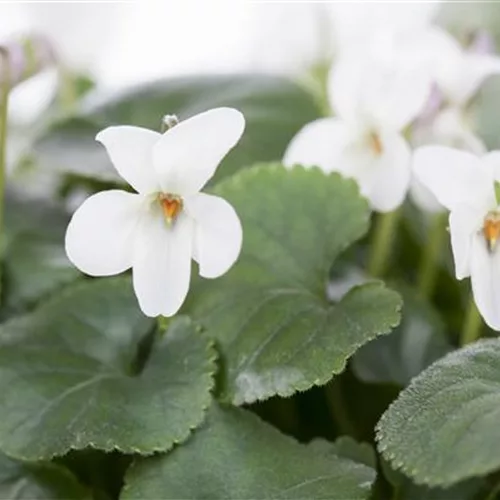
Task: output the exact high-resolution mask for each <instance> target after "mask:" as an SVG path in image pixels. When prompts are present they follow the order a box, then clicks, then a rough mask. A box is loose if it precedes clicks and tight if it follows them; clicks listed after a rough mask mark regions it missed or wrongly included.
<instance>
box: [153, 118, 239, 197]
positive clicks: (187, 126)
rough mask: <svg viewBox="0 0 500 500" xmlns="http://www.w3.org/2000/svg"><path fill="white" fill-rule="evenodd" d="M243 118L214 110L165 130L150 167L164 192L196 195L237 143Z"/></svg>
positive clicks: (155, 148) (156, 146)
mask: <svg viewBox="0 0 500 500" xmlns="http://www.w3.org/2000/svg"><path fill="white" fill-rule="evenodd" d="M244 128H245V118H244V117H243V115H242V114H241V113H240V112H239V111H237V110H236V109H232V108H216V109H211V110H209V111H205V112H204V113H200V114H198V115H195V116H193V117H191V118H189V119H187V120H184V121H181V122H180V123H179V124H178V125H175V127H172V128H171V129H169V130H167V131H166V132H165V133H164V134H163V135H162V137H161V139H160V140H159V141H158V142H157V143H156V145H155V147H154V149H153V163H154V167H155V169H156V171H157V173H158V176H159V178H160V182H161V186H162V189H163V191H164V192H168V193H174V194H179V195H189V194H194V193H197V192H198V191H199V190H200V189H201V188H202V187H203V186H204V185H205V184H206V183H207V182H208V180H209V179H210V178H211V177H212V176H213V175H214V173H215V170H216V168H217V166H218V165H219V163H220V162H221V160H222V159H223V158H224V156H226V154H227V153H228V152H229V150H230V149H231V148H232V147H233V146H234V145H235V144H236V143H237V142H238V141H239V139H240V137H241V135H242V134H243V130H244Z"/></svg>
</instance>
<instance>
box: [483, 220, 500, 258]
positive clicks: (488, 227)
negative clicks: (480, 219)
mask: <svg viewBox="0 0 500 500" xmlns="http://www.w3.org/2000/svg"><path fill="white" fill-rule="evenodd" d="M483 236H484V239H485V240H486V244H487V245H488V250H489V251H490V252H492V251H493V250H495V248H496V244H497V241H498V239H499V237H500V213H498V212H489V213H488V215H486V217H485V218H484V225H483Z"/></svg>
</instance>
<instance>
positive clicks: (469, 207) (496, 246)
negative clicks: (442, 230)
mask: <svg viewBox="0 0 500 500" xmlns="http://www.w3.org/2000/svg"><path fill="white" fill-rule="evenodd" d="M414 172H415V175H416V176H417V178H418V179H419V180H420V182H422V183H423V184H424V185H425V186H426V187H427V188H428V189H429V190H430V191H431V192H432V193H433V194H434V195H435V196H436V198H437V199H438V200H439V202H440V203H441V204H442V205H443V206H444V207H446V208H447V209H448V210H450V219H449V223H450V234H451V245H452V250H453V257H454V260H455V274H456V277H457V279H459V280H461V279H463V278H466V277H468V276H470V277H471V283H472V292H473V295H474V300H475V302H476V304H477V307H478V309H479V311H480V313H481V315H482V316H483V318H484V320H485V321H486V323H487V324H488V325H489V326H490V327H491V328H493V329H495V330H500V203H499V201H500V200H499V199H498V194H499V190H498V186H499V184H498V182H500V151H495V152H491V153H489V154H486V155H484V156H482V157H479V156H476V155H474V154H472V153H469V152H466V151H460V150H457V149H452V148H449V147H445V146H423V147H421V148H419V149H417V150H416V151H415V156H414Z"/></svg>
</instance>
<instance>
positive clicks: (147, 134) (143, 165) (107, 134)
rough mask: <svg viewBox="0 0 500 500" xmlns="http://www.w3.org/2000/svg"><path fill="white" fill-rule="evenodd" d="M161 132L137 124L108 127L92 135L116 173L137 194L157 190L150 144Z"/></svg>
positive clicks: (158, 185) (157, 184) (153, 143)
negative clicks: (103, 150) (136, 125)
mask: <svg viewBox="0 0 500 500" xmlns="http://www.w3.org/2000/svg"><path fill="white" fill-rule="evenodd" d="M160 137H161V135H160V134H159V133H158V132H154V131H153V130H148V129H145V128H141V127H132V126H126V125H124V126H119V127H108V128H106V129H104V130H102V131H101V132H99V133H98V134H97V136H96V140H97V141H99V142H100V143H101V144H102V145H103V146H104V147H105V148H106V151H107V152H108V155H109V157H110V159H111V161H112V163H113V165H114V166H115V168H116V170H118V173H119V174H120V175H121V176H122V177H123V178H124V179H125V180H126V181H127V182H128V183H129V184H130V185H131V186H132V187H133V188H134V189H135V190H136V191H137V192H139V193H141V194H148V193H154V192H156V191H159V188H160V184H159V181H158V175H157V174H156V172H155V170H154V168H153V146H154V145H155V144H156V142H158V139H160Z"/></svg>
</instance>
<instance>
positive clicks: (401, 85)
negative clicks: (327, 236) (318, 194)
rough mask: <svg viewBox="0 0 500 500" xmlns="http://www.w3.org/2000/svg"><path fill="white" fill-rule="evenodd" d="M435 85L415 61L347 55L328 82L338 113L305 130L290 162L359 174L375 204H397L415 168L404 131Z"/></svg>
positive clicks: (386, 208) (379, 207) (385, 207)
mask: <svg viewBox="0 0 500 500" xmlns="http://www.w3.org/2000/svg"><path fill="white" fill-rule="evenodd" d="M430 89H431V80H430V76H429V75H428V74H427V72H426V71H423V70H422V68H420V67H418V65H413V64H412V61H404V60H396V59H394V60H392V59H391V57H388V59H387V60H380V59H375V58H369V59H363V58H361V57H355V58H350V57H348V58H345V59H341V60H340V61H339V62H338V63H337V64H336V65H335V66H334V67H333V68H332V71H331V73H330V77H329V82H328V94H329V100H330V104H331V106H332V108H333V109H334V111H335V112H336V115H337V116H336V117H335V118H321V119H319V120H316V121H314V122H311V123H309V124H308V125H306V126H305V127H304V128H303V129H302V130H300V131H299V132H298V134H297V135H296V136H295V137H294V138H293V139H292V141H291V143H290V144H289V146H288V149H287V151H286V152H285V156H284V160H283V161H284V163H285V165H287V166H291V165H293V164H296V163H300V164H303V165H306V166H308V165H309V166H311V165H316V166H319V167H321V168H322V169H323V170H325V171H327V172H330V171H337V172H340V173H342V174H344V175H346V176H347V177H352V178H354V179H356V181H357V182H358V184H359V186H360V189H361V192H362V194H363V195H364V196H366V198H368V200H369V201H370V204H371V206H372V208H373V209H374V210H376V211H378V212H390V211H392V210H394V209H396V208H397V207H398V206H399V205H401V203H402V202H403V201H404V199H405V196H406V192H407V190H408V186H409V183H410V173H411V157H410V156H411V155H410V148H409V146H408V143H407V141H406V140H405V138H404V137H403V134H402V131H403V129H404V128H405V127H406V126H407V125H409V124H410V123H411V122H412V121H413V120H414V118H415V117H416V116H417V115H418V114H419V113H420V112H421V110H422V109H423V107H424V105H425V103H426V100H427V98H428V95H429V92H430Z"/></svg>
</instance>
